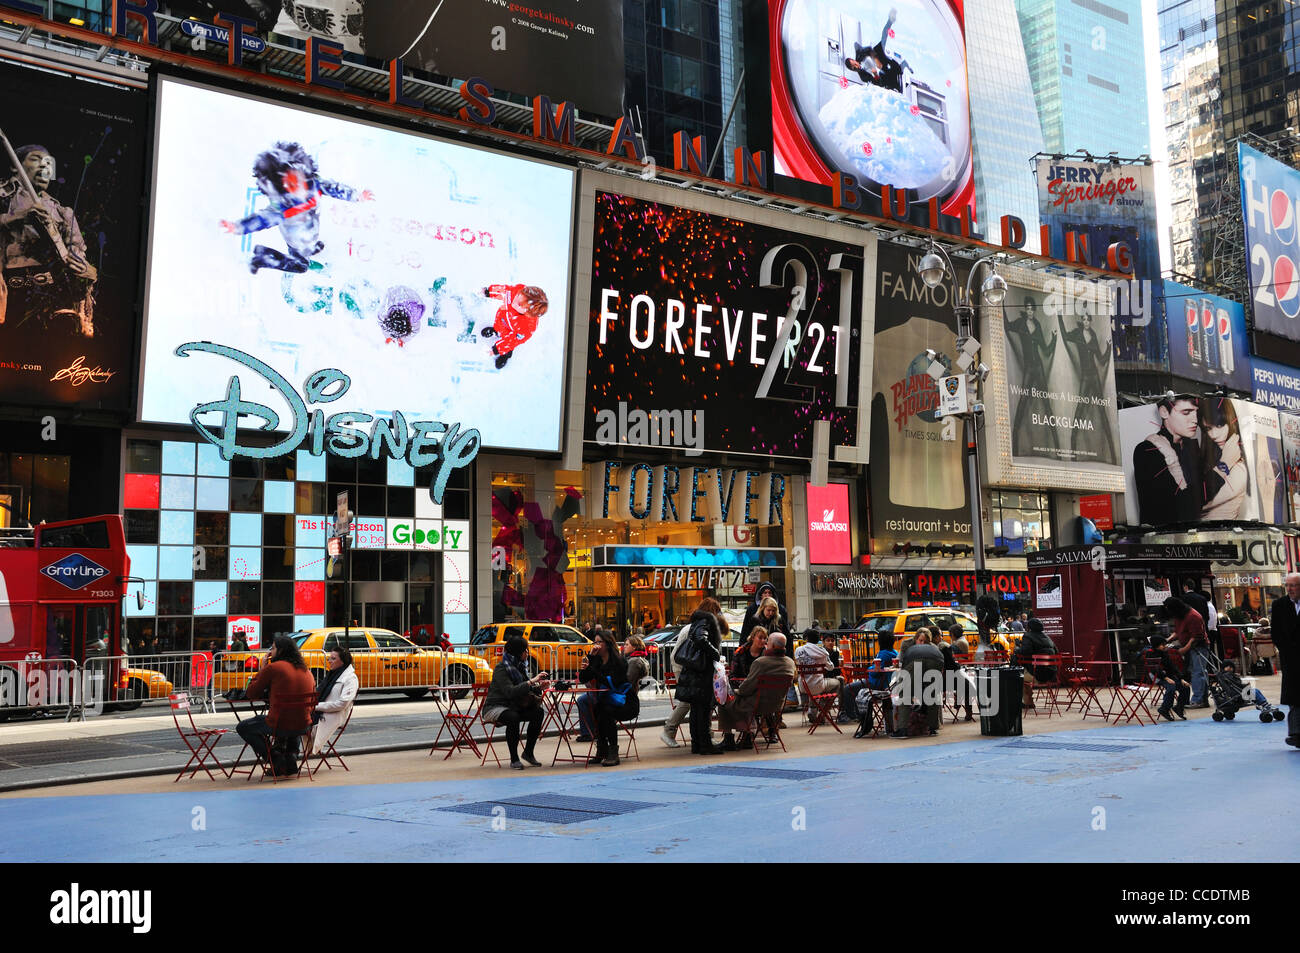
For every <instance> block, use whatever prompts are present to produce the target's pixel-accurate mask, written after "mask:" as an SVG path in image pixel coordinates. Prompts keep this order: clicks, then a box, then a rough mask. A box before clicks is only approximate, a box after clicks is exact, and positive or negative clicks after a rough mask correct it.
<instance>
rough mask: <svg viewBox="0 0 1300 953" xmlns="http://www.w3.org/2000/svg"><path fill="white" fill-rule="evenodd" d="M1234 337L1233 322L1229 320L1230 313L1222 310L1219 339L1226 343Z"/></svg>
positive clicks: (1220, 311)
mask: <svg viewBox="0 0 1300 953" xmlns="http://www.w3.org/2000/svg"><path fill="white" fill-rule="evenodd" d="M1231 336H1232V322H1231V321H1229V320H1228V312H1227V311H1224V310H1223V309H1222V308H1220V309H1219V337H1221V338H1223V339H1224V340H1225V341H1226V340H1228V339H1229V338H1230V337H1231Z"/></svg>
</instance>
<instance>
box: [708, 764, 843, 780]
mask: <svg viewBox="0 0 1300 953" xmlns="http://www.w3.org/2000/svg"><path fill="white" fill-rule="evenodd" d="M691 773H692V774H729V775H732V776H734V777H743V778H773V779H775V780H777V781H810V780H812V779H813V778H825V777H829V776H830V775H832V774H834V773H835V772H834V771H797V770H795V769H794V768H747V767H745V766H743V765H718V766H717V767H709V768H695V769H694V770H692V771H691Z"/></svg>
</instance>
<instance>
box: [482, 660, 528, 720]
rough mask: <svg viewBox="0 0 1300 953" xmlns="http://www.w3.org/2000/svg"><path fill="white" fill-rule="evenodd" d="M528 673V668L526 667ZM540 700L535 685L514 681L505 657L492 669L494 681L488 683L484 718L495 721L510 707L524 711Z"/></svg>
mask: <svg viewBox="0 0 1300 953" xmlns="http://www.w3.org/2000/svg"><path fill="white" fill-rule="evenodd" d="M526 673H527V669H525V674H526ZM540 701H541V698H540V696H539V695H538V693H536V692H534V691H533V686H532V685H529V684H528V682H527V681H522V682H520V683H519V684H518V685H516V684H515V683H514V679H512V678H511V677H510V670H509V668H508V667H507V666H506V663H505V660H504V659H503V660H502V661H500V662H497V665H496V668H494V669H493V670H492V682H491V684H489V685H488V693H487V698H485V699H483V720H484V721H487V722H492V723H495V722H496V720H497V719H498V718H500V717H501V716H502V715H503V714H505V712H506V711H508V710H510V709H514V710H515V711H524V710H526V709H529V708H532V707H533V706H534V705H537V704H539V703H540Z"/></svg>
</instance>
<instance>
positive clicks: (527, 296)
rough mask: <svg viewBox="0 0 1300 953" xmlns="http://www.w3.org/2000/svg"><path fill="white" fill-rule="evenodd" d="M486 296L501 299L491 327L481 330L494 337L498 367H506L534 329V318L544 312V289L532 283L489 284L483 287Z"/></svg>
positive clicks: (545, 304) (493, 346)
mask: <svg viewBox="0 0 1300 953" xmlns="http://www.w3.org/2000/svg"><path fill="white" fill-rule="evenodd" d="M483 294H484V295H485V296H486V297H489V298H500V299H501V301H502V302H504V303H503V304H502V305H501V307H500V308H498V309H497V317H496V321H494V322H493V324H492V327H490V328H484V329H483V336H484V337H485V338H490V337H495V338H497V339H498V340H497V342H496V343H495V344H493V345H492V354H493V355H494V356H495V357H496V359H497V360H496V365H497V367H498V368H502V367H505V366H506V361H508V360H510V355H511V354H513V353H514V352H515V348H517V347H519V346H520V345H521V344H524V343H525V342H526V341H527V340H528V339H529V338H530V337H532V336H533V332H534V331H536V330H537V319H538V318H540V317H541V316H542V315H544V314H545V313H546V309H547V307H548V305H549V303H548V302H547V300H546V292H545V291H543V290H542V289H541V288H538V287H537V286H535V285H489V286H488V287H486V288H484V289H483Z"/></svg>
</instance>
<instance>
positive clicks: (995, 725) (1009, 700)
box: [977, 666, 1025, 735]
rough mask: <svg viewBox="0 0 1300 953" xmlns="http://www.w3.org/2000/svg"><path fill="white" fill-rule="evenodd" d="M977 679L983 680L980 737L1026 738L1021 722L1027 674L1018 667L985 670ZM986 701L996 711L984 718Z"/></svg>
mask: <svg viewBox="0 0 1300 953" xmlns="http://www.w3.org/2000/svg"><path fill="white" fill-rule="evenodd" d="M977 677H978V678H979V680H980V681H979V698H980V734H981V735H1021V734H1024V730H1023V727H1022V723H1021V720H1020V704H1021V700H1022V697H1023V696H1022V692H1023V690H1024V685H1025V670H1024V669H1023V668H1020V667H1018V666H1004V667H1002V668H986V669H984V670H982V671H980V672H979V673H978V675H977ZM995 679H996V683H995V682H994V680H995ZM985 699H988V700H989V701H991V702H992V703H993V705H994V706H995V708H996V710H994V711H992V712H990V713H988V714H985V711H984V700H985Z"/></svg>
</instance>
